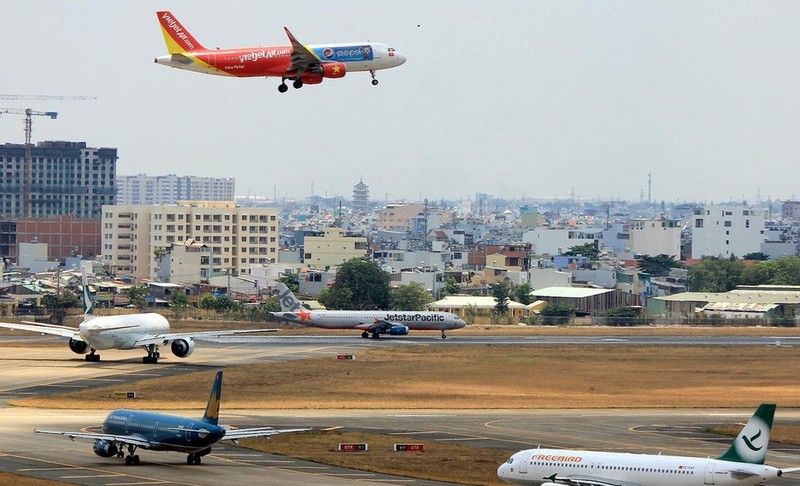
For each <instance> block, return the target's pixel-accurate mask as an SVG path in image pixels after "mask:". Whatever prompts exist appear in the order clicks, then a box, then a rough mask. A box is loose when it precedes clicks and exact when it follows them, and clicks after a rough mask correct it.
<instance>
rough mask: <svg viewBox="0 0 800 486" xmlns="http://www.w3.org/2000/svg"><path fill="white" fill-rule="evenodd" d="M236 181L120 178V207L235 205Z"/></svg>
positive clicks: (118, 183) (192, 177)
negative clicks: (184, 203)
mask: <svg viewBox="0 0 800 486" xmlns="http://www.w3.org/2000/svg"><path fill="white" fill-rule="evenodd" d="M234 192H235V183H234V179H233V178H216V177H195V176H178V175H175V174H169V175H163V176H148V175H145V174H139V175H131V176H118V177H117V204H134V205H155V204H177V202H178V201H233V199H234Z"/></svg>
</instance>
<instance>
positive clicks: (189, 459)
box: [186, 454, 202, 466]
mask: <svg viewBox="0 0 800 486" xmlns="http://www.w3.org/2000/svg"><path fill="white" fill-rule="evenodd" d="M200 457H201V456H198V455H197V454H189V455H188V456H186V464H188V465H190V466H191V465H192V464H195V465H197V466H199V465H200V463H201V462H202V461H201V459H200Z"/></svg>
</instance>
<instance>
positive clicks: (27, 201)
mask: <svg viewBox="0 0 800 486" xmlns="http://www.w3.org/2000/svg"><path fill="white" fill-rule="evenodd" d="M94 99H97V98H96V97H94V96H57V95H12V94H0V100H48V101H56V100H68V101H80V100H94ZM2 113H9V114H16V115H25V161H24V164H23V170H22V215H23V216H24V217H26V218H27V217H30V215H31V179H32V168H31V149H32V148H33V146H32V145H31V132H32V131H33V120H32V119H31V117H32V116H49V117H50V118H51V119H53V120H55V118H56V117H57V116H58V113H56V112H55V111H36V110H32V109H30V108H25V109H21V108H0V114H2Z"/></svg>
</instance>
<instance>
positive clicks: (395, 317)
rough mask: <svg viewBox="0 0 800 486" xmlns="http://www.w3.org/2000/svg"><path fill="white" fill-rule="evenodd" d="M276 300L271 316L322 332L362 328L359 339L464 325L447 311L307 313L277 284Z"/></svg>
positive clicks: (293, 297) (403, 334)
mask: <svg viewBox="0 0 800 486" xmlns="http://www.w3.org/2000/svg"><path fill="white" fill-rule="evenodd" d="M277 288H278V300H280V303H281V312H272V313H271V314H272V315H273V316H274V317H277V318H280V319H284V320H286V321H289V322H294V323H297V324H303V325H306V326H313V327H321V328H325V329H361V330H362V331H363V332H362V333H361V337H363V338H368V337H369V336H370V334H371V335H372V337H373V338H376V339H377V338H378V337H380V335H381V334H389V335H390V336H405V335H406V334H408V330H409V329H412V330H414V331H441V332H442V339H445V338H446V337H447V336H446V335H445V331H449V330H451V329H461V328H462V327H464V326H466V325H467V323H466V322H464V321H463V320H461V318H460V317H458V316H457V315H455V314H453V313H450V312H413V311H412V312H408V311H405V312H404V311H355V310H330V311H310V310H308V309H306V308H305V307H303V306H302V305H301V304H300V301H299V300H297V297H295V296H294V294H293V293H292V291H291V290H289V287H287V286H286V285H285V284H282V283H278V285H277Z"/></svg>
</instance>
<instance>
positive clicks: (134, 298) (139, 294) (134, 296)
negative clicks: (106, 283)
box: [128, 285, 147, 309]
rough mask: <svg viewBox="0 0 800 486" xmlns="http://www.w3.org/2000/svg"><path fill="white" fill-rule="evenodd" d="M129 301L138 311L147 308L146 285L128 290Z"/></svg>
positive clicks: (135, 286)
mask: <svg viewBox="0 0 800 486" xmlns="http://www.w3.org/2000/svg"><path fill="white" fill-rule="evenodd" d="M128 300H129V301H130V303H131V304H133V305H135V306H136V307H137V308H138V309H144V308H145V307H147V287H145V286H144V285H134V286H133V287H131V288H130V289H128Z"/></svg>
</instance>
